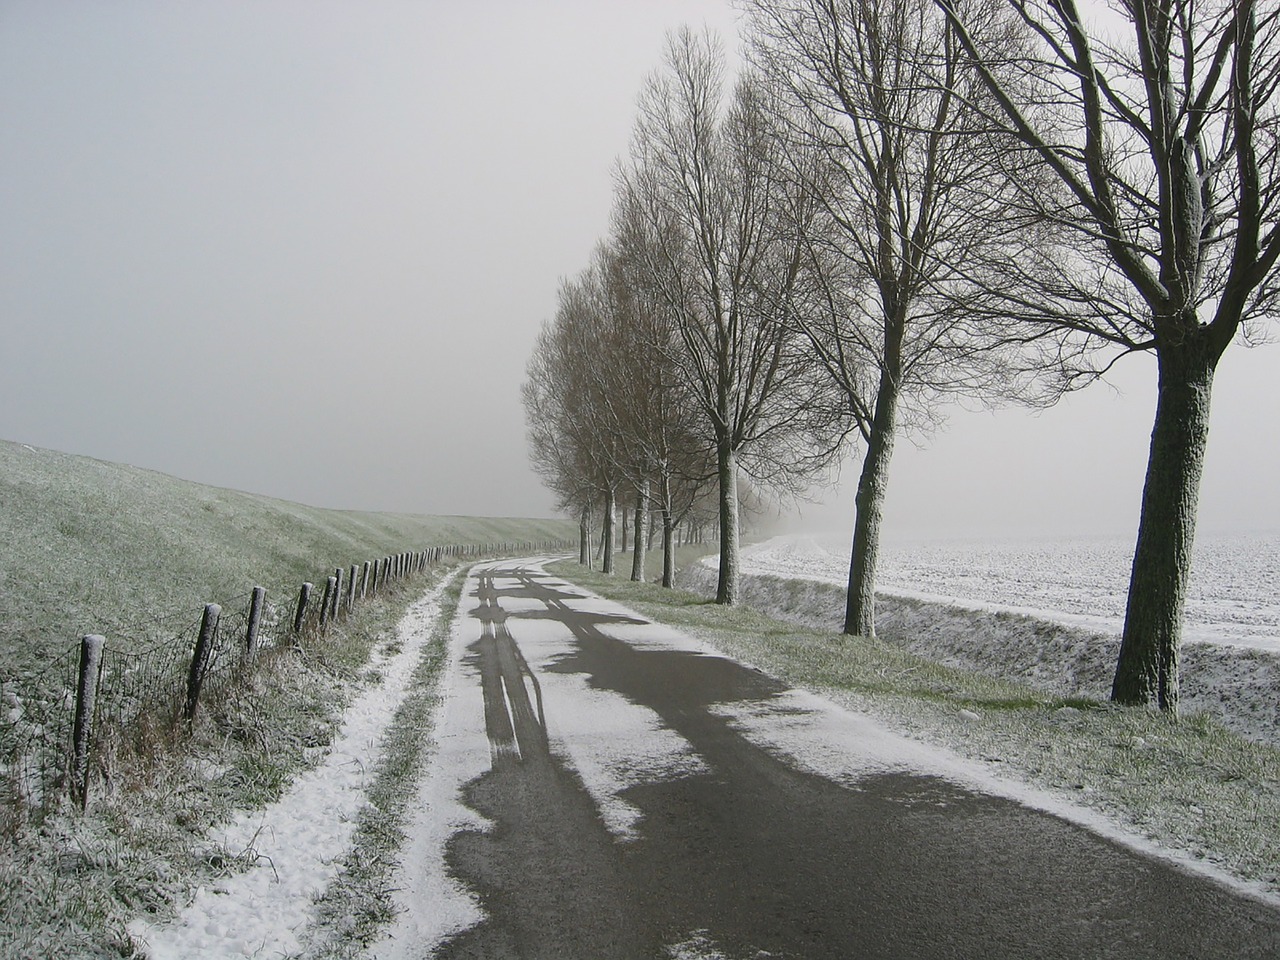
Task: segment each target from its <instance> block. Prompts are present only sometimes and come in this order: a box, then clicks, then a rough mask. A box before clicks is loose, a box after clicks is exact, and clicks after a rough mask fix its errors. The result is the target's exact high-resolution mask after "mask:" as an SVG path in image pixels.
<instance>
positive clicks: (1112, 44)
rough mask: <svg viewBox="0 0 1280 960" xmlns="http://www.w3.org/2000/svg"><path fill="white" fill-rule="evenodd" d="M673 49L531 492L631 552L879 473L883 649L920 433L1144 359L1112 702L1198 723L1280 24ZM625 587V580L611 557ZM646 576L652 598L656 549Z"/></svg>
mask: <svg viewBox="0 0 1280 960" xmlns="http://www.w3.org/2000/svg"><path fill="white" fill-rule="evenodd" d="M743 6H744V8H745V12H746V14H747V19H746V29H747V44H746V49H747V57H746V61H747V62H746V64H745V66H744V68H743V69H742V70H741V72H740V74H739V76H738V77H737V78H736V81H735V82H734V83H733V84H732V87H731V88H729V87H728V85H727V83H726V78H725V76H724V73H725V70H724V61H723V56H722V54H721V53H720V51H719V48H718V45H717V43H716V41H715V40H714V38H711V37H709V36H705V35H698V34H695V33H693V32H690V31H688V30H685V31H681V32H678V33H675V34H673V35H672V36H671V37H669V41H668V46H667V51H666V57H665V62H664V64H663V67H662V69H661V70H659V71H658V72H657V73H655V74H654V76H653V77H652V78H651V79H650V80H649V82H648V83H647V84H646V86H645V88H644V89H643V91H642V92H641V94H640V97H639V102H638V114H637V118H636V121H635V128H634V134H633V138H632V146H631V151H630V156H629V157H627V158H626V159H625V160H624V161H623V162H622V163H621V164H620V166H619V170H618V173H617V178H616V180H617V196H616V202H615V208H614V212H613V222H612V229H611V233H610V236H609V237H607V238H606V239H604V240H602V241H601V242H600V244H599V247H598V249H597V252H596V254H595V257H594V260H593V262H592V264H591V265H590V266H589V267H588V268H587V269H586V270H585V271H584V272H583V273H582V274H580V275H579V276H578V277H576V278H574V279H572V280H568V281H565V282H564V283H563V285H562V288H561V291H560V299H559V309H558V311H557V314H556V316H555V318H554V319H553V320H552V321H551V322H549V323H548V324H547V325H546V326H545V327H544V329H543V332H542V334H541V337H540V338H539V341H538V344H537V346H536V348H535V351H534V355H533V357H532V358H531V360H530V363H529V379H528V381H527V383H526V386H525V405H526V412H527V417H528V422H529V429H530V438H531V447H532V456H533V460H534V463H535V466H536V467H537V468H538V470H539V471H540V473H541V475H542V476H543V477H544V478H545V480H546V481H547V483H548V484H549V485H550V486H551V488H552V489H553V490H555V491H556V493H557V494H558V495H559V497H560V500H561V503H562V505H563V506H564V507H565V508H566V509H571V510H573V511H575V512H577V513H578V515H579V516H580V517H581V518H582V522H583V529H584V537H583V540H584V547H583V550H584V554H583V560H584V562H586V561H587V560H589V553H587V552H586V551H588V550H589V547H588V546H587V545H586V531H587V528H588V526H589V519H590V517H591V516H592V513H593V510H596V509H600V508H601V507H602V508H603V509H602V516H603V518H604V539H605V541H606V547H607V549H606V551H605V556H606V558H609V557H611V555H612V549H611V546H612V544H611V536H612V534H611V529H612V517H613V515H614V512H615V507H616V503H615V501H616V497H617V495H618V492H619V491H620V490H626V491H629V492H631V493H634V495H635V504H636V510H637V525H636V529H637V530H641V529H644V527H643V525H642V522H643V516H644V511H646V510H648V509H649V505H653V507H654V508H655V509H658V510H660V511H661V513H662V516H663V530H664V547H665V548H666V557H667V561H666V564H664V566H665V573H664V582H665V583H667V584H668V585H669V584H670V572H671V571H670V556H671V552H670V548H671V530H672V528H673V525H674V524H675V523H677V522H678V521H679V518H680V517H681V516H682V515H683V513H685V512H687V511H688V510H689V509H691V508H692V506H693V505H694V504H695V503H697V502H698V500H699V499H700V498H701V497H702V496H703V495H704V493H705V492H706V491H707V490H708V489H711V490H714V492H715V494H716V499H717V503H718V510H717V518H718V524H719V532H720V548H721V549H720V570H719V584H718V589H717V597H716V599H717V601H718V602H720V603H728V604H731V603H734V602H735V601H736V599H737V596H738V576H737V570H738V523H739V494H738V490H739V478H740V476H745V477H748V478H750V480H751V481H752V482H753V483H755V484H758V485H760V486H762V487H768V488H772V489H778V490H789V489H796V488H798V487H800V486H802V485H804V484H805V483H807V482H808V481H809V480H810V479H811V478H812V477H814V476H815V475H816V474H817V473H818V472H820V471H822V470H823V469H824V468H826V467H827V466H828V465H829V464H830V463H831V462H832V461H833V459H834V458H836V457H838V456H840V455H841V453H842V451H843V450H844V449H845V447H846V444H847V443H848V442H849V441H850V440H853V441H855V442H857V443H858V444H859V448H860V450H861V452H862V469H861V474H860V477H859V483H858V488H857V494H856V496H857V502H856V506H857V512H856V520H855V529H854V537H853V552H852V556H851V563H850V574H849V589H848V600H847V607H846V618H845V632H846V633H849V634H856V635H865V636H870V635H874V632H875V571H876V558H877V554H878V544H879V536H880V526H881V508H882V504H883V501H884V495H885V490H886V487H887V483H888V476H889V464H890V459H891V456H892V452H893V447H894V442H895V440H896V438H897V437H898V436H899V434H901V433H902V432H904V431H910V430H912V429H914V428H918V427H921V426H923V425H926V424H929V423H931V422H933V421H935V420H936V418H937V416H938V411H939V409H940V408H941V406H942V405H943V404H945V403H947V402H949V401H950V400H953V399H955V398H957V397H964V398H968V399H971V400H977V401H980V402H985V403H997V402H1007V401H1016V402H1022V403H1051V402H1053V401H1054V400H1056V399H1057V398H1058V397H1059V396H1061V394H1062V393H1063V392H1064V391H1066V390H1070V389H1075V388H1077V387H1080V386H1083V385H1086V384H1088V383H1090V382H1092V381H1093V380H1095V379H1097V378H1099V377H1100V376H1102V375H1104V374H1105V372H1106V371H1107V370H1108V369H1109V368H1110V366H1111V365H1112V364H1114V363H1115V362H1116V361H1117V360H1119V359H1120V358H1121V357H1124V356H1126V355H1129V354H1134V353H1142V352H1149V353H1153V354H1154V355H1155V357H1156V360H1157V364H1158V368H1159V381H1158V383H1159V397H1158V401H1157V406H1156V417H1155V424H1154V427H1153V432H1152V442H1151V449H1150V456H1149V462H1148V470H1147V478H1146V485H1145V488H1144V493H1143V500H1142V514H1141V518H1140V523H1139V534H1138V542H1137V546H1136V549H1135V554H1134V561H1133V570H1132V578H1131V582H1130V590H1129V602H1128V610H1127V614H1126V620H1125V627H1124V634H1123V639H1122V648H1121V654H1120V659H1119V663H1118V664H1117V671H1116V677H1115V683H1114V686H1113V698H1114V699H1116V700H1118V701H1121V702H1125V703H1141V704H1148V705H1152V706H1155V707H1158V708H1159V709H1161V710H1165V711H1168V712H1176V710H1177V701H1178V650H1179V644H1180V636H1181V622H1182V606H1183V598H1184V595H1185V589H1186V583H1187V577H1188V573H1189V570H1190V554H1191V544H1192V539H1193V535H1194V529H1195V516H1196V502H1197V497H1198V488H1199V481H1200V475H1201V470H1202V466H1203V458H1204V451H1205V444H1206V439H1207V434H1208V417H1209V400H1210V391H1211V387H1212V382H1213V375H1214V372H1215V370H1216V368H1217V364H1218V360H1219V358H1220V357H1221V356H1222V354H1223V352H1224V351H1225V350H1226V348H1227V347H1228V346H1229V345H1230V344H1231V343H1232V342H1233V341H1235V340H1250V339H1256V338H1257V337H1258V336H1259V335H1260V334H1261V333H1262V330H1263V325H1264V324H1265V323H1266V322H1267V320H1268V319H1270V318H1271V316H1272V315H1273V312H1274V308H1275V305H1276V297H1277V292H1278V290H1280V287H1278V285H1277V271H1276V260H1277V257H1278V256H1280V229H1278V225H1277V203H1278V202H1280V169H1278V164H1280V139H1278V138H1277V132H1278V125H1277V112H1276V106H1275V103H1274V102H1273V98H1272V94H1273V93H1274V92H1275V87H1276V84H1277V82H1278V81H1280V11H1278V10H1277V8H1276V7H1275V6H1274V5H1266V4H1256V3H1254V2H1250V0H1208V2H1196V0H1124V2H1121V3H1119V4H1114V5H1110V6H1108V7H1107V8H1105V9H1104V8H1101V6H1099V8H1097V9H1094V8H1092V7H1091V8H1088V9H1087V11H1082V10H1081V9H1080V8H1079V7H1077V5H1076V4H1075V3H1074V2H1073V0H743ZM606 562H609V561H608V560H606ZM635 564H636V565H635V566H634V567H633V577H637V578H638V577H640V576H642V575H643V573H642V571H643V551H642V550H641V549H639V548H637V550H636V556H635Z"/></svg>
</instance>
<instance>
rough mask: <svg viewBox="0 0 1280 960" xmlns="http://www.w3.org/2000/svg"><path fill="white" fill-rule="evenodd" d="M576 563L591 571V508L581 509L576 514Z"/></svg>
mask: <svg viewBox="0 0 1280 960" xmlns="http://www.w3.org/2000/svg"><path fill="white" fill-rule="evenodd" d="M578 563H579V564H580V565H582V566H584V567H586V568H587V569H588V570H590V569H591V508H590V507H583V508H582V512H581V513H580V514H578Z"/></svg>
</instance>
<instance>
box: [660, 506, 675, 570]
mask: <svg viewBox="0 0 1280 960" xmlns="http://www.w3.org/2000/svg"><path fill="white" fill-rule="evenodd" d="M675 534H676V525H675V520H674V518H673V517H672V516H671V509H670V508H669V507H663V509H662V585H663V586H664V587H666V588H667V589H668V590H670V589H671V588H672V587H674V586H675V582H676V557H675V552H676V551H675V543H674V540H675Z"/></svg>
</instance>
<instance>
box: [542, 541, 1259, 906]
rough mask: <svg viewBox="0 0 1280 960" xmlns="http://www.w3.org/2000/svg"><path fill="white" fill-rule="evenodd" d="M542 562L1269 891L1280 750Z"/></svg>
mask: <svg viewBox="0 0 1280 960" xmlns="http://www.w3.org/2000/svg"><path fill="white" fill-rule="evenodd" d="M550 569H552V570H554V572H555V573H556V574H557V575H559V576H563V577H565V578H566V579H569V580H572V581H574V582H577V583H580V584H582V585H583V586H585V587H588V588H589V589H591V590H594V591H596V592H598V593H600V594H602V595H604V596H606V597H609V598H611V599H615V600H618V601H620V602H622V603H624V604H626V605H627V606H628V607H631V608H633V609H635V610H637V611H638V612H640V613H642V614H644V615H645V616H647V617H650V618H652V619H654V620H657V621H660V622H663V623H667V624H670V625H672V626H676V627H679V628H681V629H683V630H685V631H687V632H689V633H691V634H693V635H695V636H697V637H698V638H700V639H702V640H705V641H707V642H709V643H710V644H712V645H713V646H714V647H716V648H718V649H719V650H721V651H723V652H724V653H725V654H727V655H729V656H732V657H735V658H737V659H740V660H743V661H745V662H747V663H750V664H752V665H754V666H756V667H758V668H760V669H762V670H764V671H766V672H768V673H770V674H772V675H774V676H776V677H778V678H779V679H782V680H784V681H786V682H787V683H790V684H793V685H795V686H797V687H801V688H804V689H808V690H812V691H814V692H817V693H820V694H823V695H824V696H828V697H830V698H832V699H834V700H836V701H837V702H840V703H843V704H845V705H846V706H849V707H850V708H852V709H855V710H859V711H862V712H865V713H867V714H869V715H871V716H872V717H874V718H875V719H877V720H879V721H881V722H883V723H885V724H886V725H887V726H889V727H890V728H892V729H895V730H897V731H898V732H901V733H905V734H907V735H909V736H911V737H914V738H918V739H920V740H924V741H927V742H930V743H934V744H938V745H942V746H945V747H947V748H949V749H952V750H954V751H956V752H957V753H959V754H961V755H963V756H965V757H968V758H970V759H974V760H978V761H980V762H984V763H985V764H987V765H988V766H989V768H990V769H991V770H992V771H993V772H995V773H996V774H997V775H1000V776H1003V777H1007V778H1009V779H1013V780H1018V781H1022V782H1026V783H1029V784H1032V785H1034V786H1037V787H1041V788H1044V789H1048V790H1050V791H1052V792H1054V793H1056V794H1058V795H1060V796H1062V797H1065V798H1067V799H1069V800H1071V801H1073V802H1076V803H1080V804H1083V805H1085V806H1088V807H1091V808H1093V809H1095V810H1097V811H1099V812H1101V813H1102V814H1104V815H1105V816H1107V817H1109V818H1111V819H1112V820H1114V821H1116V822H1118V823H1120V824H1121V825H1122V826H1124V827H1126V828H1128V829H1130V830H1133V831H1135V832H1137V833H1139V834H1141V835H1144V836H1146V837H1149V838H1150V839H1151V840H1152V841H1154V842H1155V843H1157V844H1158V845H1159V846H1161V847H1163V848H1165V849H1168V850H1172V851H1179V852H1182V853H1185V854H1186V855H1188V856H1190V857H1192V858H1195V859H1201V860H1205V861H1209V862H1211V863H1214V864H1215V865H1217V866H1219V867H1221V868H1222V869H1224V870H1226V871H1227V872H1229V873H1231V874H1233V875H1234V876H1236V877H1238V878H1240V879H1241V880H1243V881H1245V882H1247V883H1252V884H1257V885H1259V886H1261V887H1263V888H1266V889H1268V890H1270V891H1272V892H1277V891H1280V832H1277V830H1276V829H1275V826H1276V824H1277V823H1280V751H1277V750H1276V749H1275V748H1273V747H1270V746H1266V745H1262V744H1256V743H1250V742H1248V741H1246V740H1244V739H1243V738H1241V737H1239V736H1237V735H1236V734H1234V733H1231V732H1230V731H1228V730H1226V729H1225V728H1223V727H1222V726H1220V725H1218V724H1217V723H1216V722H1214V721H1213V720H1211V719H1209V718H1207V717H1204V716H1197V717H1192V718H1190V719H1187V720H1183V721H1182V722H1171V721H1169V720H1167V719H1165V718H1163V717H1161V716H1159V715H1155V714H1152V713H1150V712H1147V711H1145V710H1138V709H1120V708H1116V707H1114V706H1112V705H1110V704H1107V703H1104V702H1101V701H1099V700H1095V699H1090V698H1088V697H1080V696H1063V695H1059V694H1054V693H1051V692H1048V691H1045V690H1043V689H1037V688H1035V687H1032V686H1030V685H1028V684H1026V683H1023V682H1016V681H1013V680H1007V679H1000V678H997V677H993V676H990V675H987V674H982V673H978V672H975V671H971V670H965V669H960V668H958V667H954V666H947V665H944V664H941V663H939V662H937V661H935V660H931V659H929V658H926V657H923V656H920V655H919V654H916V653H913V652H911V651H910V650H908V649H906V648H905V647H904V646H901V645H899V644H896V643H889V642H886V641H884V640H869V639H865V638H857V639H854V638H848V637H844V636H842V635H840V634H838V633H835V632H832V631H830V630H821V629H815V628H812V627H806V626H801V625H797V624H795V623H790V622H782V621H779V620H775V619H771V618H770V617H767V616H765V615H763V614H761V613H758V612H756V611H754V610H751V609H748V608H744V607H737V608H725V607H721V606H717V605H715V604H713V603H710V602H708V601H707V599H706V598H705V597H704V596H702V595H700V594H693V593H688V592H684V591H680V590H677V591H664V590H662V589H661V588H659V587H656V586H654V585H652V584H633V583H630V582H627V581H626V580H625V579H623V578H619V577H613V578H609V577H604V576H602V575H600V574H599V573H598V572H589V571H585V570H584V569H583V568H582V567H579V566H578V565H577V564H576V563H572V562H565V563H561V564H557V565H555V566H553V567H552V568H550Z"/></svg>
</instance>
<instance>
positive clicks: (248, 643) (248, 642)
mask: <svg viewBox="0 0 1280 960" xmlns="http://www.w3.org/2000/svg"><path fill="white" fill-rule="evenodd" d="M266 599H267V591H266V589H265V588H263V587H254V588H253V598H252V599H251V600H250V601H249V626H248V627H247V628H246V629H245V632H244V657H245V660H249V661H252V660H253V658H254V657H256V656H257V655H258V626H259V624H261V623H262V608H263V606H265V604H266Z"/></svg>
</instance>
